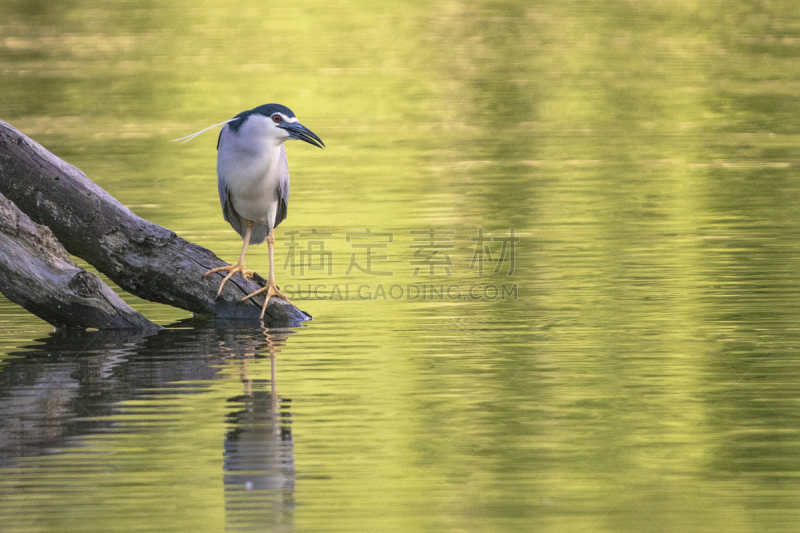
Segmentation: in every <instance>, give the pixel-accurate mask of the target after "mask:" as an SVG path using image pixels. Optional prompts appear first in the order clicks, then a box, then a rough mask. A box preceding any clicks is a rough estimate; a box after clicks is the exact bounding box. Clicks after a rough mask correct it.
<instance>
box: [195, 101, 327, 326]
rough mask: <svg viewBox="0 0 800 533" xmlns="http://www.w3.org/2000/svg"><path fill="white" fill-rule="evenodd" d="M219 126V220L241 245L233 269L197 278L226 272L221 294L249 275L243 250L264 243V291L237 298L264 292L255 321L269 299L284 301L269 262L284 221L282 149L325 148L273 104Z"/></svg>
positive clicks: (286, 178)
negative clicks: (297, 144)
mask: <svg viewBox="0 0 800 533" xmlns="http://www.w3.org/2000/svg"><path fill="white" fill-rule="evenodd" d="M223 124H225V126H224V127H223V128H222V131H220V133H219V140H218V141H217V187H218V188H219V201H220V203H221V204H222V213H223V215H224V216H225V220H227V221H228V223H230V225H231V226H233V229H235V230H236V231H237V232H239V235H241V236H242V239H243V241H244V243H243V245H242V253H241V255H240V256H239V261H238V262H237V263H236V264H235V265H233V266H224V267H219V268H214V269H211V270H209V271H208V272H206V273H205V275H204V276H203V277H206V276H208V275H209V274H214V273H216V272H223V271H228V274H227V275H226V276H225V278H224V279H223V280H222V283H220V285H219V290H218V291H217V296H219V295H220V294H221V293H222V287H224V286H225V282H226V281H228V280H229V279H231V277H233V275H234V274H236V273H237V272H239V273H241V274H242V277H243V278H244V279H245V280H246V279H247V276H250V275H252V274H253V271H252V270H247V269H246V268H245V266H244V256H245V253H246V252H247V245H248V244H261V243H262V242H264V240H265V239H266V241H267V244H268V245H269V277H268V278H267V285H266V286H265V287H264V288H262V289H259V290H257V291H255V292H253V293H251V294H248V295H247V296H245V297H244V298H242V301H245V300H247V299H249V298H252V297H253V296H255V295H257V294H261V293H262V292H266V293H267V294H266V298H265V299H264V307H263V308H262V309H261V318H264V312H265V311H266V310H267V304H269V300H270V298H271V297H273V296H277V297H279V298H283V299H284V300H286V301H288V300H289V299H288V298H287V297H286V296H285V295H284V294H283V293H282V292H281V291H279V290H278V287H277V286H276V285H275V266H274V260H273V247H274V245H275V238H274V236H273V230H274V229H275V228H276V227H277V226H278V224H280V223H281V221H283V220H284V219H285V218H286V210H287V208H288V206H289V161H288V160H287V158H286V148H285V147H284V145H283V143H284V142H286V141H288V140H290V139H300V140H301V141H305V142H307V143H309V144H313V145H314V146H318V147H320V148H324V147H325V144H324V143H323V142H322V140H321V139H320V138H319V137H317V136H316V135H314V133H312V132H311V131H310V130H309V129H308V128H306V127H305V126H303V125H302V124H300V123H299V122H298V121H297V118H295V116H294V113H292V111H291V110H290V109H289V108H288V107H285V106H282V105H279V104H266V105H262V106H258V107H256V108H255V109H251V110H249V111H244V112H242V113H239V114H238V115H236V116H235V117H234V118H232V119H230V120H228V121H226V122H223ZM218 125H219V124H217V126H218ZM212 127H213V126H212ZM203 131H205V130H203ZM198 133H200V132H198ZM190 138H192V136H190Z"/></svg>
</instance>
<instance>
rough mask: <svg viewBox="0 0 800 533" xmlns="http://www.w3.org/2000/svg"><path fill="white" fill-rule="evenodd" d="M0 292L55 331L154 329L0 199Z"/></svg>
mask: <svg viewBox="0 0 800 533" xmlns="http://www.w3.org/2000/svg"><path fill="white" fill-rule="evenodd" d="M0 292H2V293H3V294H4V295H5V296H6V298H8V299H9V300H11V301H12V302H14V303H16V304H19V305H21V306H22V307H24V308H25V309H27V310H28V311H30V312H31V313H33V314H34V315H36V316H38V317H39V318H41V319H43V320H45V321H47V322H49V323H50V324H52V325H54V326H56V327H60V328H82V329H85V328H97V329H118V328H126V329H128V328H134V329H158V326H157V325H155V324H153V323H152V322H150V321H149V320H147V319H146V318H145V317H143V316H142V315H140V314H139V313H138V312H136V311H135V310H134V309H133V308H131V307H130V306H129V305H128V304H126V303H125V302H124V301H123V300H122V298H120V297H119V296H118V295H117V294H116V293H115V292H114V291H113V290H111V287H109V286H108V285H106V284H105V283H103V282H102V281H101V280H100V278H98V277H97V276H96V275H95V274H92V273H91V272H87V271H86V270H84V269H82V268H80V267H78V266H77V265H76V264H75V263H74V262H73V261H72V259H71V258H70V256H69V253H67V251H66V250H65V249H64V247H63V246H61V244H60V243H59V242H58V241H57V240H56V238H55V237H54V236H53V232H51V231H50V229H48V228H47V227H45V226H40V225H39V224H36V223H34V222H33V221H32V220H31V219H30V218H28V217H27V216H26V215H25V213H23V212H21V211H20V210H19V209H17V206H15V205H14V204H13V203H12V202H11V201H10V200H9V199H8V198H6V197H5V196H3V195H0Z"/></svg>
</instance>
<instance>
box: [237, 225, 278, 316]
mask: <svg viewBox="0 0 800 533" xmlns="http://www.w3.org/2000/svg"><path fill="white" fill-rule="evenodd" d="M267 245H268V246H269V277H268V278H267V285H266V286H265V287H263V288H261V289H258V290H257V291H255V292H252V293H250V294H248V295H247V296H245V297H244V298H242V301H245V300H247V299H250V298H252V297H253V296H255V295H257V294H261V293H262V292H266V293H267V297H266V298H264V306H263V307H262V308H261V317H260V318H264V313H266V311H267V305H269V300H270V298H272V297H273V296H277V297H278V298H281V299H283V300H286V301H287V302H288V301H289V298H288V297H287V296H286V295H285V294H283V293H282V292H281V291H279V290H278V287H277V286H276V285H275V263H274V259H273V247H274V246H275V237H274V236H273V235H272V228H270V229H269V235H267Z"/></svg>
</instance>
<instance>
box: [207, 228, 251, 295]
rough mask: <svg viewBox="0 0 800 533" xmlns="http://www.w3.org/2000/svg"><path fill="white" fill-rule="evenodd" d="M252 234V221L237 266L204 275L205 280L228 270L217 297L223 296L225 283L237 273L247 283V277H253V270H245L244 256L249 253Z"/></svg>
mask: <svg viewBox="0 0 800 533" xmlns="http://www.w3.org/2000/svg"><path fill="white" fill-rule="evenodd" d="M252 232H253V222H252V221H251V220H248V221H247V231H245V234H244V245H243V246H242V254H241V255H240V256H239V261H238V262H237V263H236V264H235V265H233V266H231V265H228V266H224V267H219V268H212V269H211V270H209V271H208V272H206V273H205V274H203V277H204V278H205V277H206V276H208V275H209V274H215V273H217V272H223V271H226V270H227V271H228V275H227V276H225V278H224V279H223V280H222V283H220V284H219V289H218V290H217V296H219V295H220V294H222V287H224V286H225V282H226V281H228V280H229V279H231V278H232V277H233V275H234V274H236V273H237V272H241V273H242V278H243V279H244V280H245V281H247V276H252V275H253V271H252V270H247V269H246V268H245V266H244V255H245V253H247V245H248V244H249V243H250V234H251V233H252Z"/></svg>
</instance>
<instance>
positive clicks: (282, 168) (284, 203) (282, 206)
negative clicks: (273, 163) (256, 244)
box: [273, 145, 289, 228]
mask: <svg viewBox="0 0 800 533" xmlns="http://www.w3.org/2000/svg"><path fill="white" fill-rule="evenodd" d="M278 173H279V174H278V175H279V176H280V181H279V182H278V210H277V211H276V212H275V225H274V226H273V227H274V228H277V227H278V224H280V223H281V222H283V221H284V220H285V219H286V214H287V212H288V210H289V159H288V158H287V157H286V147H285V146H283V145H281V155H280V156H279V158H278Z"/></svg>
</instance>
